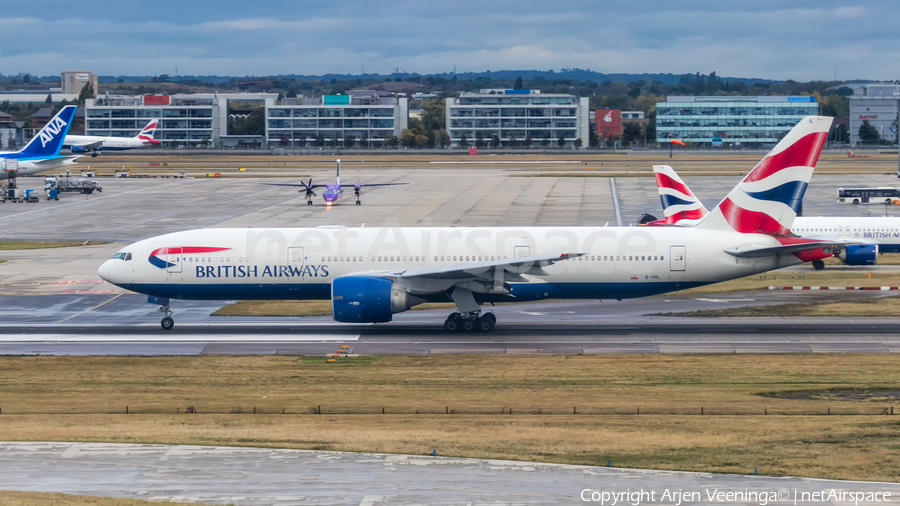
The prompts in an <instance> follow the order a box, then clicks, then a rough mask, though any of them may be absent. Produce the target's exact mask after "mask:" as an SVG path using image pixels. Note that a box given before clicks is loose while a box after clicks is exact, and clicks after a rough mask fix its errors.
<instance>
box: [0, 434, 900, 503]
mask: <svg viewBox="0 0 900 506" xmlns="http://www.w3.org/2000/svg"><path fill="white" fill-rule="evenodd" d="M435 451H436V452H438V453H439V452H440V449H435ZM609 464H611V465H612V466H614V465H615V463H613V462H609ZM758 471H759V472H760V473H762V474H761V475H753V473H754V470H753V469H748V470H747V475H743V476H742V475H733V474H732V475H726V474H712V473H688V472H675V471H651V470H641V469H624V468H616V467H594V466H579V465H561V464H541V463H535V462H516V461H507V460H481V459H464V458H454V457H442V456H424V455H387V454H377V453H339V452H323V451H308V450H279V449H271V448H234V447H209V446H203V447H201V446H168V445H127V444H99V443H43V442H35V443H13V442H9V443H0V476H2V477H3V480H2V481H0V489H7V490H35V491H43V492H62V493H68V494H87V495H95V496H107V497H122V498H128V499H145V500H151V501H178V502H190V503H194V502H202V503H206V504H240V505H270V504H277V505H301V504H302V505H360V506H363V505H365V506H380V505H413V504H439V505H499V504H505V505H535V504H576V503H598V504H607V505H613V504H664V505H669V504H671V505H679V504H696V505H707V504H754V505H773V506H778V505H797V504H803V505H816V504H829V505H839V504H866V505H868V504H883V503H884V502H897V496H898V495H900V484H897V483H877V482H859V481H853V482H851V481H838V480H817V479H807V478H793V477H776V476H765V475H764V474H765V469H761V470H758ZM614 494H615V495H614ZM651 494H652V495H651ZM684 494H688V495H684ZM728 494H730V495H728ZM813 494H817V495H815V496H814V495H813ZM850 494H852V495H850ZM857 494H862V495H861V497H862V500H861V501H858V502H855V499H857V498H858V497H859V496H858V495H857ZM875 494H878V495H877V496H876V495H875ZM613 497H616V498H617V499H616V501H615V502H613ZM867 499H868V500H867ZM876 499H880V501H876ZM884 499H887V501H884Z"/></svg>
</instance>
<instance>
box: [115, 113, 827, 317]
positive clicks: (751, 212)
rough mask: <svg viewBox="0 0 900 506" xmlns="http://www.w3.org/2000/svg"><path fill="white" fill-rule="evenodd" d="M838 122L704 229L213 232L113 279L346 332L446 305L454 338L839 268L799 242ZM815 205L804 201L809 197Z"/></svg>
mask: <svg viewBox="0 0 900 506" xmlns="http://www.w3.org/2000/svg"><path fill="white" fill-rule="evenodd" d="M831 121H832V118H826V117H820V116H810V117H807V118H804V119H803V120H802V121H801V122H800V123H799V124H798V125H797V126H796V127H794V129H793V130H791V131H790V132H789V133H788V134H787V135H786V136H785V137H784V138H783V139H782V140H781V142H779V143H778V145H776V146H775V148H774V149H773V150H772V151H771V152H770V153H769V154H768V155H766V157H765V158H764V159H763V160H762V161H761V162H760V163H759V164H758V165H757V166H756V167H755V168H754V169H753V170H752V171H751V172H750V173H749V174H748V175H747V177H746V178H744V180H743V181H741V183H739V184H738V185H737V186H736V187H735V188H734V189H733V190H732V191H731V193H729V194H728V196H727V197H726V198H725V200H723V201H722V203H720V204H719V205H718V206H717V207H716V208H715V209H713V211H712V212H710V213H709V214H708V215H707V216H706V218H705V219H703V220H702V221H700V222H699V223H697V224H696V225H695V226H693V227H689V228H684V227H381V228H362V227H360V228H346V227H341V226H331V227H317V228H262V229H257V228H245V229H202V230H190V231H185V232H177V233H173V234H166V235H161V236H158V237H153V238H151V239H146V240H143V241H139V242H137V243H134V244H132V245H130V246H128V247H126V248H124V249H122V250H121V251H120V252H119V253H117V254H116V255H115V256H114V257H113V258H112V259H110V260H108V261H106V262H105V263H104V264H103V265H102V266H101V267H100V269H99V273H100V276H101V277H102V278H103V279H105V280H107V281H109V282H110V283H113V284H116V285H118V286H120V287H123V288H126V289H128V290H133V291H136V292H139V293H145V294H148V295H149V296H150V297H149V300H148V301H149V302H152V303H156V304H159V305H161V306H162V307H161V308H160V311H161V312H163V313H165V317H164V318H163V319H162V322H161V324H162V327H163V328H164V329H169V328H172V326H173V325H174V321H173V320H172V318H171V310H170V306H169V305H170V301H171V299H202V300H229V299H324V300H331V301H332V307H333V311H334V319H335V320H337V321H339V322H351V323H373V322H388V321H391V318H392V315H393V314H394V313H398V312H401V311H406V310H407V309H409V308H410V307H412V306H414V305H416V304H419V303H422V302H426V301H428V302H433V301H453V302H455V303H456V306H457V308H458V311H457V312H455V313H453V314H451V315H450V316H449V317H448V318H447V320H446V321H445V323H444V327H445V328H446V329H447V330H451V331H452V330H460V329H462V330H466V331H471V330H480V331H485V332H486V331H490V330H491V329H493V327H494V324H495V323H496V318H495V317H494V315H493V314H492V313H487V312H482V310H481V304H484V303H489V302H516V301H533V300H540V299H548V298H564V299H605V298H627V297H642V296H646V295H653V294H659V293H665V292H671V291H676V290H683V289H685V288H690V287H694V286H699V285H705V284H710V283H717V282H719V281H725V280H728V279H733V278H737V277H741V276H747V275H750V274H754V273H758V272H763V271H768V270H772V269H778V268H781V267H786V266H789V265H794V264H798V263H801V262H805V261H810V260H815V259H819V258H825V257H828V256H831V254H832V251H831V248H832V247H840V246H842V245H843V244H842V243H836V242H831V241H818V240H814V239H804V238H801V237H797V236H795V235H793V234H791V233H790V227H791V224H792V222H793V220H794V217H795V216H796V213H795V211H794V209H793V208H792V207H791V206H790V205H789V200H790V199H793V198H794V197H795V196H796V188H797V187H798V186H803V187H805V185H806V184H807V183H808V182H809V179H810V177H811V176H812V173H813V169H814V167H815V164H816V161H817V160H818V158H819V154H820V152H821V149H822V145H823V144H824V142H825V138H826V137H827V135H828V131H829V129H830V126H831ZM801 196H802V195H801Z"/></svg>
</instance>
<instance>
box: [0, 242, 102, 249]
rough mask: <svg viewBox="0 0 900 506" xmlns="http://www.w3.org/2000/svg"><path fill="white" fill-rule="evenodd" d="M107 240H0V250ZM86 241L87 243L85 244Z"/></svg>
mask: <svg viewBox="0 0 900 506" xmlns="http://www.w3.org/2000/svg"><path fill="white" fill-rule="evenodd" d="M108 242H109V241H15V240H11V241H10V240H8V241H0V250H19V249H45V248H69V247H72V246H95V245H97V244H107V243H108ZM85 243H87V244H85Z"/></svg>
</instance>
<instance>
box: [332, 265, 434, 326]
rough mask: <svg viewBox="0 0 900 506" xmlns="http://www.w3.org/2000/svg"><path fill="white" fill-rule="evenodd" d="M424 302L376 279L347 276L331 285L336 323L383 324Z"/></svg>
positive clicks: (390, 283) (387, 280)
mask: <svg viewBox="0 0 900 506" xmlns="http://www.w3.org/2000/svg"><path fill="white" fill-rule="evenodd" d="M423 302H425V300H424V299H422V298H420V297H416V296H415V295H412V294H411V293H409V292H408V291H406V289H404V288H403V287H400V286H395V285H394V283H393V281H391V280H390V279H385V278H378V277H374V276H344V277H340V278H337V279H335V280H334V281H333V282H332V283H331V308H332V311H333V314H334V319H335V321H339V322H345V323H381V322H389V321H391V318H392V315H393V314H394V313H401V312H403V311H406V310H407V309H409V308H411V307H413V306H415V305H416V304H421V303H423Z"/></svg>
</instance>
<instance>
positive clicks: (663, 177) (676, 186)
mask: <svg viewBox="0 0 900 506" xmlns="http://www.w3.org/2000/svg"><path fill="white" fill-rule="evenodd" d="M653 175H654V176H656V187H657V190H659V200H660V201H662V207H663V212H664V213H665V216H666V219H664V220H659V221H655V222H653V223H652V224H653V225H662V224H667V225H675V224H676V223H677V224H678V225H681V226H686V225H687V226H689V225H696V224H697V223H698V222H699V221H700V220H701V219H702V218H703V217H704V216H706V215H707V214H709V211H707V209H706V207H705V206H704V205H703V203H702V202H700V199H698V198H697V197H695V196H694V194H693V192H691V189H690V188H688V187H687V185H686V184H684V181H682V180H681V178H680V177H679V176H678V174H676V173H675V170H674V169H672V167H669V166H668V165H654V166H653Z"/></svg>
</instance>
